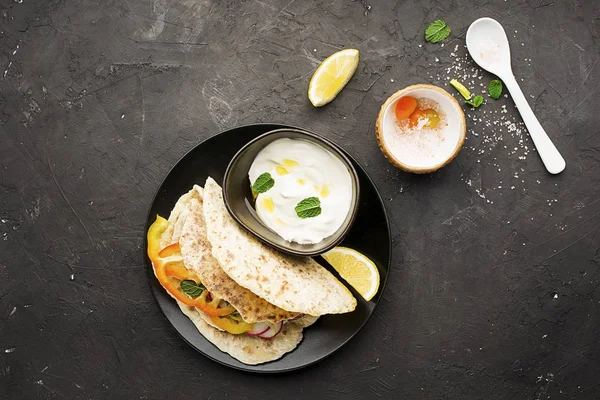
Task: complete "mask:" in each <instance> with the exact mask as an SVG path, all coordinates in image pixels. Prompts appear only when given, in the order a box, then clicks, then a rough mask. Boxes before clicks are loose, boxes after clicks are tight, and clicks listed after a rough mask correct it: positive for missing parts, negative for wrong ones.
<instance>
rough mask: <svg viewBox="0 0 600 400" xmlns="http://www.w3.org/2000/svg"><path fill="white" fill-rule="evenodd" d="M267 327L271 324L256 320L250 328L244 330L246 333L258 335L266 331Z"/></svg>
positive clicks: (269, 327)
mask: <svg viewBox="0 0 600 400" xmlns="http://www.w3.org/2000/svg"><path fill="white" fill-rule="evenodd" d="M269 329H271V326H270V325H269V323H268V322H257V323H255V324H252V329H250V330H249V331H248V332H246V335H250V336H260V335H262V334H263V333H266V332H267V331H268V330H269Z"/></svg>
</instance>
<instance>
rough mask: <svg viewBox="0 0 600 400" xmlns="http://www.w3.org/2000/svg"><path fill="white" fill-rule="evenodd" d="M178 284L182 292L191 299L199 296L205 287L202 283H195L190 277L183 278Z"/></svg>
mask: <svg viewBox="0 0 600 400" xmlns="http://www.w3.org/2000/svg"><path fill="white" fill-rule="evenodd" d="M179 285H180V286H181V290H182V291H183V293H185V294H187V295H188V296H190V297H191V298H192V299H195V298H196V297H198V296H200V295H201V294H202V292H203V291H204V290H205V289H206V288H205V287H204V285H202V284H199V285H196V282H194V281H193V280H191V279H186V280H183V281H181V283H180V284H179Z"/></svg>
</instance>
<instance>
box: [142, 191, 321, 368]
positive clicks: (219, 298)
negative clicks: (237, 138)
mask: <svg viewBox="0 0 600 400" xmlns="http://www.w3.org/2000/svg"><path fill="white" fill-rule="evenodd" d="M203 201H204V200H203V190H202V188H200V187H199V186H195V187H194V188H193V189H192V190H191V191H190V192H188V193H186V194H184V195H183V196H181V198H180V199H179V201H178V202H177V204H176V205H175V207H174V208H173V211H172V212H171V215H170V216H169V220H168V221H167V220H164V219H162V218H160V217H159V218H157V222H156V223H155V224H154V225H153V226H152V227H151V228H150V230H149V232H148V243H149V245H148V254H149V256H150V259H151V260H152V262H153V267H154V272H155V274H156V276H157V278H158V279H159V282H160V283H161V285H162V286H163V287H165V289H166V290H167V292H168V293H169V294H170V295H171V296H172V297H174V298H175V299H176V301H177V303H178V305H179V307H180V309H181V311H182V312H183V313H184V314H185V315H186V316H188V317H189V318H190V320H191V321H192V322H193V323H194V325H195V326H196V328H197V329H198V331H199V332H200V333H201V334H202V335H203V336H204V337H205V338H206V339H207V340H209V341H210V342H211V343H213V344H214V345H215V346H217V347H218V348H219V349H220V350H221V351H224V352H226V353H228V354H230V355H231V356H232V357H234V358H236V359H238V360H239V361H241V362H243V363H246V364H260V363H265V362H269V361H273V360H276V359H278V358H280V357H282V356H283V355H284V354H285V353H287V352H289V351H292V350H293V349H294V348H296V346H297V345H298V343H299V342H300V341H301V340H302V329H303V328H304V327H307V326H309V325H311V324H312V323H314V322H315V321H316V320H317V318H318V317H313V316H310V315H302V314H300V313H298V312H290V311H286V310H284V309H282V308H279V307H277V306H275V305H273V304H271V303H269V302H268V301H266V300H265V299H263V298H261V297H259V296H257V295H256V294H254V293H253V292H251V291H250V290H248V289H246V288H244V287H242V286H240V285H239V284H237V283H236V282H235V281H234V280H232V279H231V278H230V277H229V275H228V274H227V273H225V272H224V271H223V269H222V268H221V267H220V264H219V263H218V262H217V260H216V259H215V258H214V257H213V256H212V246H211V243H210V242H209V241H208V239H207V236H206V224H205V221H204V216H203ZM153 228H155V229H153ZM157 232H159V233H160V235H159V236H157V235H156V233H157ZM155 241H158V243H156V244H154V242H155ZM184 281H185V282H187V283H185V282H184ZM184 283H185V285H184ZM184 288H185V290H184ZM192 296H195V297H192ZM211 314H213V315H211ZM214 314H217V315H214Z"/></svg>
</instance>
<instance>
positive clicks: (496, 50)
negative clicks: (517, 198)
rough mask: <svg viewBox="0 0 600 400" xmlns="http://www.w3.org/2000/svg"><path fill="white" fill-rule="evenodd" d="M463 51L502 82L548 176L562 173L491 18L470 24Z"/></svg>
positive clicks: (557, 155)
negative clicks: (514, 72) (517, 110)
mask: <svg viewBox="0 0 600 400" xmlns="http://www.w3.org/2000/svg"><path fill="white" fill-rule="evenodd" d="M467 48H468V50H469V53H470V54H471V57H473V60H475V62H476V63H477V64H479V66H480V67H481V68H483V69H485V70H487V71H489V72H491V73H492V74H494V75H496V76H497V77H498V78H500V79H502V82H504V85H505V86H506V88H507V89H508V91H509V92H510V95H511V96H512V99H513V101H514V102H515V105H516V106H517V108H518V109H519V112H520V113H521V117H522V118H523V121H524V122H525V125H526V126H527V130H528V131H529V135H530V136H531V139H533V143H534V144H535V147H536V148H537V151H538V153H539V154H540V157H541V158H542V162H543V163H544V165H545V166H546V169H547V170H548V172H550V173H551V174H558V173H560V172H562V171H563V170H564V169H565V166H566V163H565V159H564V158H562V156H561V155H560V153H559V152H558V150H557V149H556V147H555V146H554V143H552V140H550V138H549V137H548V135H547V134H546V131H544V128H543V127H542V125H541V124H540V122H539V121H538V119H537V118H536V117H535V114H534V113H533V110H532V109H531V107H530V106H529V103H527V99H526V98H525V95H523V92H522V91H521V88H520V87H519V84H518V83H517V80H516V79H515V77H514V75H513V72H512V67H511V65H510V47H509V46H508V39H507V37H506V33H505V32H504V28H502V25H500V23H499V22H498V21H496V20H494V19H492V18H480V19H478V20H477V21H475V22H473V23H472V24H471V26H470V27H469V30H468V31H467Z"/></svg>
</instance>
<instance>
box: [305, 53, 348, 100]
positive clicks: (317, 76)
mask: <svg viewBox="0 0 600 400" xmlns="http://www.w3.org/2000/svg"><path fill="white" fill-rule="evenodd" d="M356 67H358V50H356V49H344V50H341V51H338V52H337V53H333V54H332V55H330V56H329V57H327V58H326V59H325V61H323V62H322V63H321V65H319V68H317V70H316V71H315V73H314V75H313V76H312V78H311V79H310V84H309V85H308V99H309V100H310V102H311V103H312V105H313V106H315V107H321V106H324V105H325V104H327V103H329V102H331V101H332V100H333V99H335V96H337V95H338V93H339V92H340V91H341V90H342V89H343V88H344V86H346V84H347V83H348V81H349V80H350V78H352V75H354V71H356Z"/></svg>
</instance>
